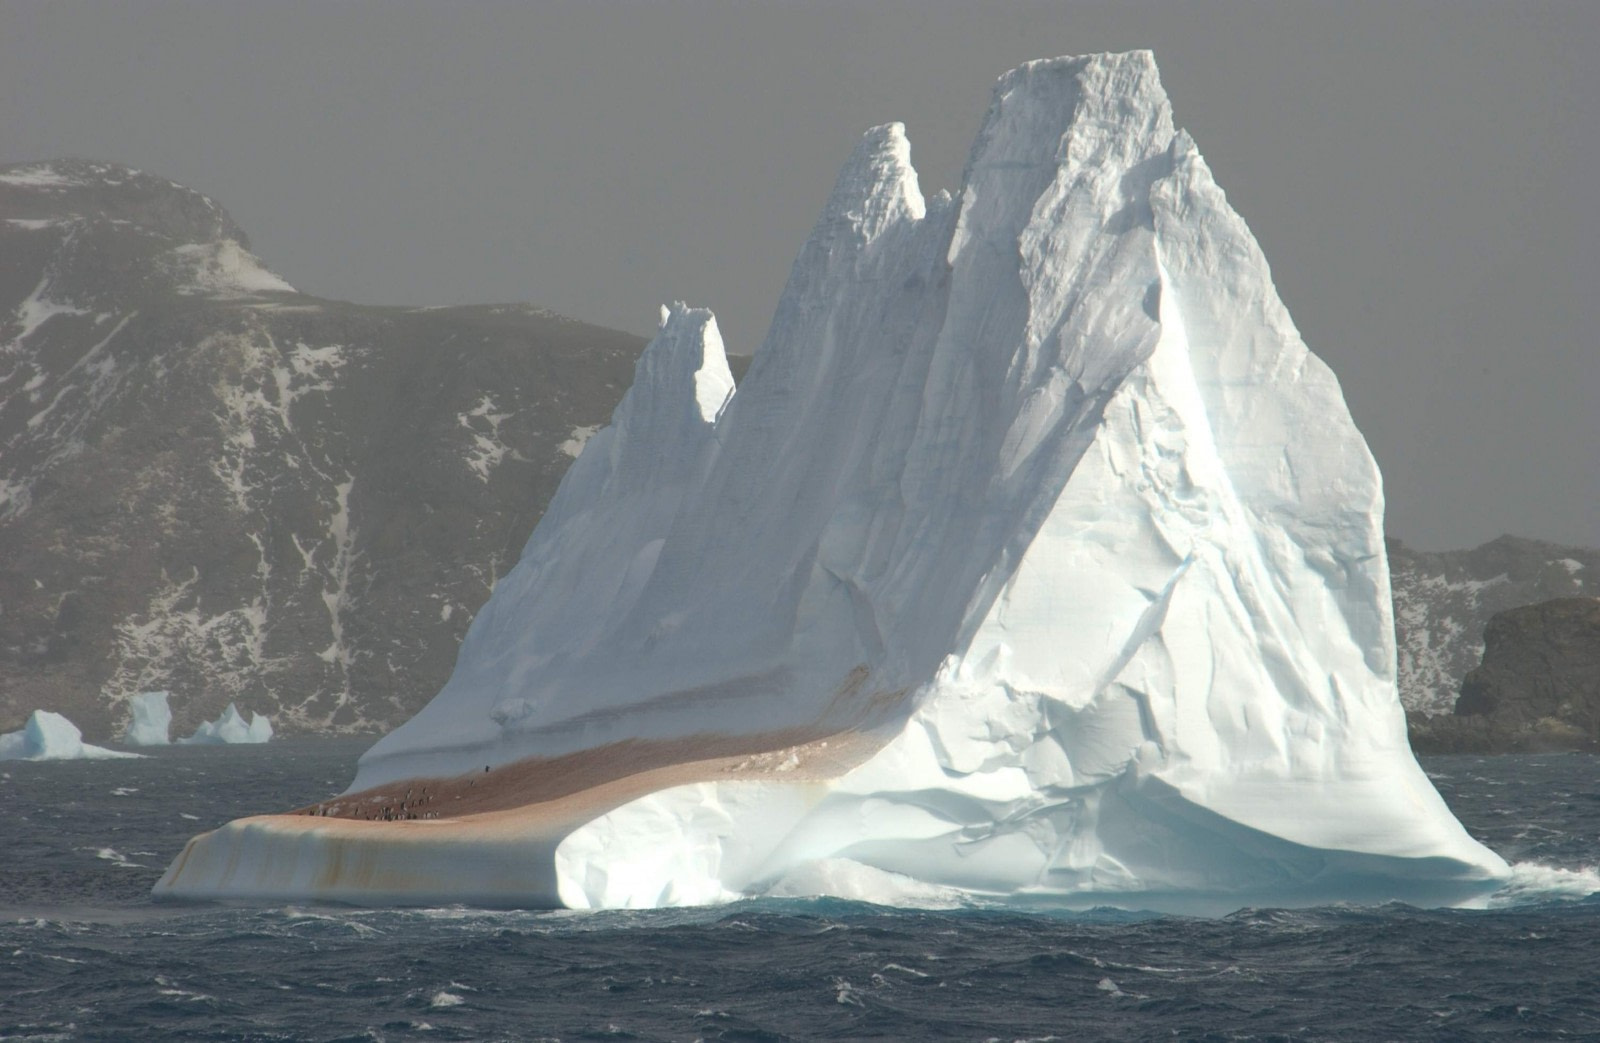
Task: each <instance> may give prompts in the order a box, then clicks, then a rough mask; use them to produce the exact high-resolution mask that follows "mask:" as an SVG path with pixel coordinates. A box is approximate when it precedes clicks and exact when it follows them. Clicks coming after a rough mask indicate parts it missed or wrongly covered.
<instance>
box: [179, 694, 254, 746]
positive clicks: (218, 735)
mask: <svg viewBox="0 0 1600 1043" xmlns="http://www.w3.org/2000/svg"><path fill="white" fill-rule="evenodd" d="M271 738H272V722H271V721H269V720H267V718H265V717H263V716H261V715H260V714H259V713H252V714H251V715H250V722H249V723H248V724H246V723H245V719H244V716H243V715H242V714H240V713H239V708H238V707H237V706H235V705H233V704H232V703H229V704H228V708H227V709H226V710H224V711H222V716H220V717H218V718H217V719H216V720H214V721H206V722H205V723H204V724H202V725H200V727H198V728H196V729H195V730H194V734H193V735H191V736H189V737H188V738H187V739H179V740H178V744H179V745H181V746H216V745H222V744H246V743H261V742H266V741H268V740H269V739H271Z"/></svg>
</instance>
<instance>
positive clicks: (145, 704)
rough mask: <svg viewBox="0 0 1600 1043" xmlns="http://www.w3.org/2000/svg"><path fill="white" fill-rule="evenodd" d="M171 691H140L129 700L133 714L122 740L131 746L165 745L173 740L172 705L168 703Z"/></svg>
mask: <svg viewBox="0 0 1600 1043" xmlns="http://www.w3.org/2000/svg"><path fill="white" fill-rule="evenodd" d="M170 694H171V693H169V692H140V693H139V694H138V695H136V696H134V697H133V698H132V699H131V700H130V701H129V704H128V705H129V709H130V711H131V713H132V716H131V717H130V718H129V719H128V727H127V728H126V729H125V730H124V731H123V733H122V741H123V742H125V743H127V744H128V745H129V746H165V745H167V744H168V743H169V742H171V741H172V739H171V737H170V735H169V732H170V730H171V728H172V707H170V706H168V705H167V697H168V696H169V695H170Z"/></svg>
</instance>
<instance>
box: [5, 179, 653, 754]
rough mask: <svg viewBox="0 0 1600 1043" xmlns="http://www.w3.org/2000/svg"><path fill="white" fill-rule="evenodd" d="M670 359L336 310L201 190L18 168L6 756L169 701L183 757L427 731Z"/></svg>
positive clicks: (582, 339) (461, 316)
mask: <svg viewBox="0 0 1600 1043" xmlns="http://www.w3.org/2000/svg"><path fill="white" fill-rule="evenodd" d="M643 345H644V342H643V341H642V340H641V339H640V338H638V337H635V336H632V335H630V334H625V333H619V332H616V331H612V330H605V329H600V328H597V327H593V326H588V325H585V324H582V323H578V322H573V321H570V320H567V319H563V318H561V317H559V316H556V315H552V314H550V313H548V312H544V311H541V310H539V309H536V308H532V307H529V306H526V305H505V306H476V307H459V308H441V309H411V308H378V307H365V306H360V305H353V304H348V303H344V302H339V301H328V300H322V299H319V298H316V297H312V296H309V295H306V294H303V293H299V292H297V291H296V290H294V288H293V287H291V286H289V285H288V284H287V283H285V282H283V281H282V280H281V279H279V278H278V277H277V276H275V275H273V274H272V273H271V272H269V271H267V270H266V269H265V268H264V267H262V265H261V263H260V262H259V261H258V260H257V259H256V258H255V257H253V256H252V255H251V254H250V253H249V252H248V249H247V245H246V241H245V238H244V235H243V233H242V232H241V231H240V230H239V229H238V228H237V227H236V226H235V225H234V223H233V221H232V220H231V219H230V218H229V217H228V215H227V214H226V212H224V211H223V210H222V208H221V207H219V206H218V205H217V204H215V203H214V202H212V201H211V200H210V199H207V198H206V197H205V196H203V195H201V194H200V193H198V192H194V191H192V190H189V189H186V188H183V187H182V186H179V185H175V184H173V183H171V182H169V181H166V180H164V179H161V178H155V177H151V176H150V175H147V174H143V173H140V172H138V171H134V170H130V169H128V168H126V167H120V166H116V165H114V164H106V163H94V162H87V161H80V160H69V161H58V162H51V163H35V164H22V165H16V166H10V167H0V732H3V731H9V730H12V729H15V728H17V727H20V726H21V723H22V721H23V720H24V718H25V717H26V716H27V714H28V713H29V712H30V711H31V710H33V709H35V708H43V709H50V710H55V711H58V712H61V713H64V714H66V715H67V716H68V717H69V718H71V719H72V720H73V721H75V722H77V723H78V724H79V725H80V727H82V728H83V730H84V733H85V737H86V738H88V739H89V740H91V741H104V740H106V739H107V738H109V737H112V736H114V735H116V734H118V733H120V730H121V727H122V725H123V723H124V722H125V720H126V715H127V712H128V711H127V700H128V699H129V697H131V696H132V695H134V694H136V693H138V692H141V691H150V690H156V689H166V690H169V691H170V692H171V693H172V699H171V702H172V706H173V709H174V712H175V720H174V725H173V730H174V732H175V733H180V732H188V731H190V730H192V729H193V728H194V726H195V725H196V724H198V723H199V722H200V721H201V720H202V719H212V718H215V717H216V716H217V715H218V714H219V712H220V711H221V710H222V709H223V707H224V706H225V705H226V704H227V703H228V702H230V701H232V702H236V703H238V705H239V708H240V709H241V710H242V711H244V712H245V715H246V716H247V717H248V716H249V714H250V713H251V712H260V713H263V714H266V715H267V716H269V717H270V718H271V719H272V722H273V726H274V728H276V729H277V730H278V731H280V732H285V733H294V732H308V731H316V732H335V731H356V730H372V729H379V728H384V727H388V726H392V725H394V724H396V723H398V722H400V721H403V720H405V719H406V718H408V717H410V716H411V715H412V714H413V713H414V712H415V711H416V710H417V709H418V708H420V706H421V705H422V704H423V703H424V702H426V701H427V699H429V698H430V697H432V696H433V694H434V693H435V692H437V691H438V689H439V688H440V687H441V686H442V685H443V683H444V681H445V680H446V678H447V677H448V676H449V673H450V669H451V667H452V666H453V664H454V661H455V655H456V650H457V648H458V646H459V644H460V640H461V637H462V636H463V634H464V633H465V630H466V627H467V624H468V623H469V622H470V620H471V618H472V616H473V614H474V613H475V612H476V611H477V609H478V607H479V606H480V605H481V604H482V602H483V601H484V600H485V599H486V598H487V597H488V594H489V591H490V588H491V587H492V585H493V583H494V581H495V579H496V578H497V577H498V576H500V575H502V574H503V573H504V572H505V571H506V570H507V569H508V568H509V567H510V566H511V565H512V564H514V563H515V561H516V559H517V556H518V555H519V553H520V552H521V548H522V544H523V542H524V541H525V540H526V539H527V536H528V533H529V532H530V531H531V530H532V528H533V525H534V523H535V522H536V521H537V520H538V517H539V515H540V514H541V513H542V511H543V509H544V505H545V504H546V503H547V502H548V501H549V499H550V497H551V496H552V495H553V494H554V492H555V488H556V485H557V484H558V483H559V482H560V480H561V477H562V475H563V474H564V473H565V471H566V467H567V465H568V464H569V463H570V462H571V461H572V459H573V457H574V456H576V455H577V453H578V452H579V451H580V449H581V447H582V444H583V441H584V439H585V438H586V437H587V435H588V434H589V433H591V432H592V431H593V430H594V429H596V428H597V427H598V426H600V425H603V424H605V423H606V422H607V420H608V419H609V417H610V415H611V411H612V409H613V408H614V407H615V405H616V403H617V402H618V401H619V400H620V398H621V396H622V394H623V392H624V391H625V390H626V389H627V387H628V385H629V383H630V382H631V379H632V370H633V364H634V361H635V359H636V358H637V356H638V354H639V352H640V350H641V349H642V348H643Z"/></svg>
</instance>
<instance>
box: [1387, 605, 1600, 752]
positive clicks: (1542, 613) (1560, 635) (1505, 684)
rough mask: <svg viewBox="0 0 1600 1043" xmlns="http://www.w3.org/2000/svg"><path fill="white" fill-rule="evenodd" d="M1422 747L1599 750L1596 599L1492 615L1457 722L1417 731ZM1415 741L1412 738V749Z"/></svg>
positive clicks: (1599, 612) (1437, 721) (1599, 614)
mask: <svg viewBox="0 0 1600 1043" xmlns="http://www.w3.org/2000/svg"><path fill="white" fill-rule="evenodd" d="M1422 734H1423V742H1422V744H1421V748H1427V747H1428V744H1429V741H1430V740H1433V741H1434V742H1435V744H1436V745H1437V746H1439V747H1440V748H1447V749H1458V750H1481V751H1491V752H1493V751H1513V750H1558V749H1567V750H1575V749H1584V750H1587V749H1600V598H1586V597H1585V598H1557V599H1555V600H1552V601H1545V602H1541V603H1540V604H1537V605H1526V606H1523V607H1521V608H1515V609H1510V610H1508V611H1505V612H1501V613H1499V614H1497V615H1496V616H1495V617H1494V618H1493V619H1491V620H1490V621H1489V625H1488V627H1486V628H1485V630H1484V653H1483V662H1482V664H1481V665H1479V666H1478V667H1477V668H1476V669H1474V670H1473V671H1472V672H1471V673H1469V674H1468V675H1467V677H1466V680H1465V681H1464V682H1463V683H1462V686H1461V697H1460V699H1458V700H1457V702H1456V708H1455V716H1454V717H1451V718H1434V719H1433V720H1432V721H1430V722H1426V725H1424V726H1423V728H1422ZM1417 737H1418V736H1417V735H1414V736H1413V740H1414V744H1415V740H1416V739H1417Z"/></svg>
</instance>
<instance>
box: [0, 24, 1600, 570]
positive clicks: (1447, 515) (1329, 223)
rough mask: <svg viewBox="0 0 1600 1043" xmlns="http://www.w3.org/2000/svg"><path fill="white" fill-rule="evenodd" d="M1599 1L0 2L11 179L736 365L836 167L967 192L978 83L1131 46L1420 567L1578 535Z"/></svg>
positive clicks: (1597, 474) (1594, 271) (1586, 512)
mask: <svg viewBox="0 0 1600 1043" xmlns="http://www.w3.org/2000/svg"><path fill="white" fill-rule="evenodd" d="M1597 43H1600V14H1597V12H1596V10H1595V9H1594V8H1593V7H1591V6H1583V5H1579V4H1575V3H1549V4H1519V5H1515V6H1513V5H1510V4H1504V5H1493V6H1475V7H1473V8H1472V9H1471V11H1470V12H1463V11H1462V9H1461V5H1457V4H1449V3H1443V2H1431V3H1426V4H1423V3H1415V4H1408V5H1403V6H1401V7H1400V8H1398V9H1390V8H1389V7H1387V6H1383V5H1370V6H1369V5H1350V6H1342V7H1340V8H1338V9H1332V8H1330V7H1328V6H1326V5H1314V4H1305V5H1287V6H1286V5H1279V4H1272V5H1266V4H1246V3H1211V4H1204V5H1193V4H1191V5H1183V6H1169V5H1163V4H1152V3H1095V4H1060V3H1050V4H1046V3H1008V4H996V5H985V6H984V7H983V8H982V9H981V10H979V9H970V8H969V6H968V5H962V4H954V3H945V2H939V3H908V2H903V0H895V2H892V3H877V4H873V5H870V6H867V5H856V4H845V3H813V4H798V5H796V4H790V5H776V4H773V5H732V4H725V3H709V2H687V0H684V2H676V3H656V4H649V5H626V4H612V3H582V4H579V3H569V4H538V5H525V4H516V3H509V2H496V3H462V4H452V5H437V4H434V5H429V4H415V3H390V2H385V3H375V2H368V0H361V2H347V3H341V4H337V5H327V4H316V3H285V4H274V5H247V4H241V3H219V4H202V3H171V2H152V3H147V4H141V5H138V6H137V7H131V6H124V5H115V4H110V3H105V2H96V3H75V2H62V3H44V2H32V0H0V146H3V147H0V163H16V162H23V161H30V160H42V159H49V158H56V157H59V156H63V155H80V156H87V157H91V158H95V159H102V160H111V161H116V162H123V163H128V164H130V165H133V166H137V167H140V168H142V169H145V170H148V171H150V172H152V173H156V174H160V175H162V176H165V177H169V178H171V179H173V180H175V181H178V182H180V183H182V184H185V185H187V186H189V187H192V188H195V189H198V190H199V191H201V192H204V193H206V194H207V195H210V196H212V197H213V198H215V199H216V200H217V201H218V202H219V203H221V204H222V205H223V206H225V207H227V208H228V210H229V211H230V212H231V213H232V214H233V216H234V218H235V219H236V220H237V221H238V223H239V224H240V226H241V227H243V229H244V230H245V232H246V233H247V234H248V235H249V236H250V238H251V240H252V242H253V245H254V248H255V250H256V252H257V253H258V254H259V255H260V256H261V257H262V258H263V260H264V261H265V262H266V263H267V265H268V266H269V267H271V268H272V269H273V270H274V271H276V272H278V273H279V274H281V275H282V276H283V277H284V278H286V279H288V281H290V282H291V283H293V284H295V285H296V286H298V287H300V288H301V289H303V290H305V291H307V292H310V293H315V294H318V295H321V296H327V297H335V298H344V299H349V300H355V301H360V302H364V303H373V304H409V305H438V304H457V303H480V302H490V301H509V300H527V301H530V302H532V303H534V304H537V305H541V306H544V307H548V308H551V309H553V310H555V311H557V312H560V313H562V314H566V315H569V316H571V317H574V318H578V319H583V320H585V321H589V322H594V323H598V324H600V325H606V326H612V327H616V328H619V329H626V330H630V331H633V332H636V333H640V334H648V333H649V332H650V331H651V329H652V328H653V326H654V322H655V318H656V314H657V308H658V305H659V304H660V303H662V302H663V301H671V300H676V299H682V300H686V301H688V302H690V303H691V304H695V305H699V306H705V307H709V308H711V309H712V310H713V311H715V312H716V313H717V315H718V318H719V321H720V323H721V325H722V328H723V332H724V334H725V337H726V340H727V342H728V345H729V348H730V350H732V351H734V352H737V353H743V354H747V353H749V352H751V351H753V350H754V349H755V348H756V346H757V344H758V342H759V339H760V337H761V336H762V335H763V333H764V332H765V327H766V323H767V321H768V318H769V317H770V315H771V312H772V309H773V306H774V304H775V303H776V299H777V296H778V293H779V291H780V290H781V288H782V284H783V281H784V279H785V277H786V276H787V273H788V269H789V265H790V263H791V261H792V260H793V258H794V256H795V254H796V253H797V252H798V250H799V248H800V246H801V244H802V242H803V241H804V239H805V237H806V234H807V233H808V231H809V229H810V225H811V223H812V221H813V220H814V219H815V217H816V214H817V212H818V210H819V209H820V207H821V205H822V202H823V200H824V199H825V198H826V196H827V194H828V191H829V189H830V188H831V187H832V182H833V176H834V174H835V173H836V171H837V169H838V166H839V164H840V163H841V162H842V161H843V160H844V158H845V156H846V155H847V154H848V153H849V151H850V149H851V147H852V146H853V145H854V143H855V141H856V140H857V138H858V137H859V135H860V134H861V132H862V131H864V130H865V129H866V128H867V127H869V126H872V125H874V124H878V123H883V122H887V121H890V120H901V121H903V122H905V123H906V124H907V128H908V135H909V137H910V139H911V143H912V149H913V160H914V161H915V163H916V165H917V168H918V171H919V174H920V177H921V180H922V186H923V190H924V192H926V193H931V192H933V191H936V190H938V189H940V188H946V189H953V188H955V187H957V184H958V182H959V178H960V174H961V167H962V164H963V162H964V160H965V157H966V152H967V149H968V147H969V145H970V143H971V139H972V136H973V134H974V133H975V132H976V130H977V127H978V123H979V121H980V119H981V118H982V115H983V113H984V110H985V108H986V107H987V105H988V102H989V89H990V86H991V85H992V83H993V81H994V79H995V78H996V77H997V76H999V75H1000V74H1001V73H1003V72H1004V71H1006V70H1007V69H1008V68H1011V67H1013V66H1015V65H1017V64H1019V63H1020V62H1022V61H1026V60H1030V59H1034V58H1042V57H1050V56H1053V55H1056V54H1065V53H1084V52H1088V51H1097V50H1124V49H1129V48H1133V47H1150V48H1152V49H1153V50H1154V51H1155V53H1156V59H1157V61H1158V63H1159V64H1160V66H1161V70H1162V76H1163V81H1164V83H1165V84H1166V87H1167V90H1168V93H1169V94H1170V96H1171V98H1172V103H1173V108H1174V111H1175V116H1176V120H1177V122H1178V124H1179V125H1180V126H1183V127H1185V128H1186V129H1188V130H1189V131H1190V132H1191V133H1192V134H1193V135H1194V137H1195V139H1196V141H1197V142H1198V144H1199V147H1200V150H1201V152H1202V153H1203V154H1204V155H1205V157H1206V159H1207V161H1208V163H1209V164H1210V166H1211V167H1212V169H1213V171H1214V172H1215V173H1216V177H1217V181H1218V183H1219V184H1220V185H1221V186H1222V188H1223V189H1224V190H1225V191H1226V192H1227V193H1228V197H1229V200H1230V202H1231V203H1232V204H1233V206H1234V207H1235V208H1236V209H1237V210H1238V211H1239V212H1240V213H1241V214H1242V215H1243V217H1244V218H1245V220H1246V221H1247V222H1248V223H1249V225H1250V227H1251V230H1252V231H1253V232H1254V233H1255V235H1256V237H1257V239H1258V240H1259V241H1260V243H1261V246H1262V249H1263V250H1264V252H1265V253H1266V256H1267V258H1268V260H1269V262H1271V264H1272V266H1273V274H1274V278H1275V281H1276V282H1277V285H1278V288H1279V291H1280V293H1281V294H1282V296H1283V298H1284V300H1285V303H1286V304H1287V305H1288V307H1289V310H1290V312H1291V314H1292V315H1293V316H1294V318H1295V321H1296V323H1297V325H1298V326H1299V327H1300V329H1301V332H1302V334H1303V335H1304V336H1305V339H1306V341H1307V343H1308V344H1309V345H1310V347H1311V349H1312V350H1313V351H1315V352H1316V353H1317V354H1318V355H1320V356H1321V357H1322V358H1323V359H1325V360H1326V361H1327V362H1328V363H1329V365H1330V366H1331V367H1332V368H1333V370H1334V371H1335V373H1337V374H1338V376H1339V378H1340V380H1341V382H1342V384H1343V386H1344V389H1345V395H1346V398H1347V400H1348V401H1349V404H1350V408H1351V410H1352V412H1353V414H1354V415H1355V418H1356V421H1357V424H1358V425H1359V426H1360V427H1361V429H1362V431H1363V432H1364V433H1365V434H1366V436H1367V438H1368V441H1369V442H1370V444H1371V445H1372V448H1373V452H1374V454H1375V455H1376V457H1377V458H1378V461H1379V463H1380V465H1381V466H1382V467H1383V469H1384V473H1385V476H1386V484H1387V490H1388V494H1387V495H1388V504H1389V516H1388V524H1387V528H1388V530H1389V532H1390V533H1391V534H1392V535H1395V536H1398V537H1399V538H1401V539H1402V540H1404V541H1405V542H1406V543H1407V544H1409V545H1412V546H1415V547H1419V548H1426V549H1444V548H1453V547H1467V546H1475V545H1477V544H1479V543H1482V542H1484V541H1485V540H1487V539H1490V538H1493V537H1494V536H1496V535H1499V534H1500V533H1503V532H1509V533H1513V534H1516V535H1520V536H1528V537H1533V538H1539V539H1547V540H1552V541H1555V542H1563V543H1574V544H1580V545H1586V546H1600V409H1597V408H1596V407H1595V405H1594V402H1595V399H1596V398H1597V397H1600V395H1597V393H1600V345H1597V344H1596V340H1595V336H1594V334H1593V332H1592V331H1591V330H1590V329H1589V325H1588V323H1587V322H1585V321H1584V320H1585V319H1586V317H1587V312H1588V306H1589V301H1588V297H1589V295H1590V294H1591V293H1592V292H1593V290H1594V287H1595V285H1596V282H1597V278H1596V277H1597V275H1600V258H1597V256H1596V243H1597V242H1600V207H1595V206H1594V205H1593V203H1592V201H1591V197H1592V187H1591V182H1592V171H1593V170H1595V169H1596V168H1597V163H1596V160H1597V159H1600V155H1597V152H1600V145H1597V142H1600V116H1597V114H1596V112H1595V107H1594V105H1593V102H1594V100H1595V99H1596V98H1597V97H1600V90H1597V89H1596V88H1597V87H1600V82H1597V81H1600V76H1597V73H1596V72H1595V68H1594V63H1593V62H1592V60H1591V58H1590V55H1591V52H1592V50H1593V48H1594V47H1595V45H1596V44H1597Z"/></svg>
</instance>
